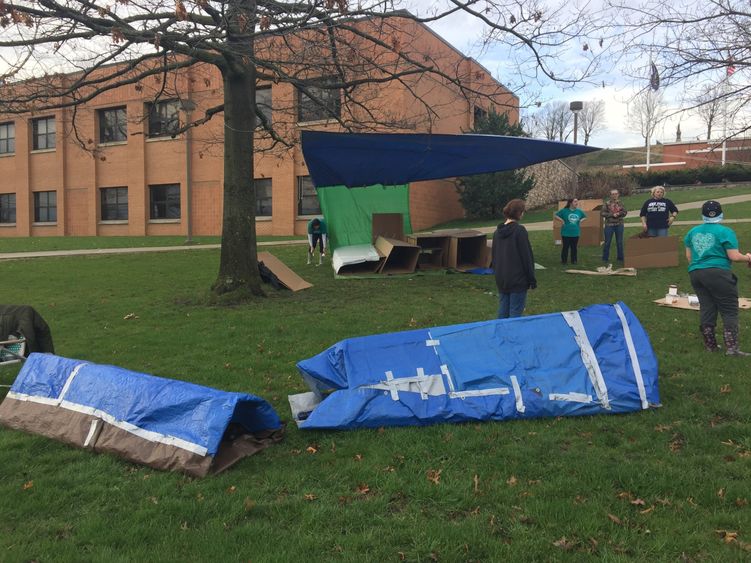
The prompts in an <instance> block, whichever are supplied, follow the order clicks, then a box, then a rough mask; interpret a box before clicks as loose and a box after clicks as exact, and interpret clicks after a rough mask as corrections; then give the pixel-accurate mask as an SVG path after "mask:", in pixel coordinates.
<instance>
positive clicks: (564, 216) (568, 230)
mask: <svg viewBox="0 0 751 563" xmlns="http://www.w3.org/2000/svg"><path fill="white" fill-rule="evenodd" d="M556 215H557V216H558V217H560V218H561V220H563V226H562V227H561V236H563V237H578V236H579V234H580V233H581V228H579V223H580V222H581V220H582V219H584V218H585V217H586V216H587V214H586V213H584V211H582V210H581V209H578V208H577V209H569V208H568V207H564V208H563V209H559V210H558V211H557V212H556Z"/></svg>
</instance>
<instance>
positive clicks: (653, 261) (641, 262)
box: [623, 235, 680, 268]
mask: <svg viewBox="0 0 751 563" xmlns="http://www.w3.org/2000/svg"><path fill="white" fill-rule="evenodd" d="M679 247H680V245H679V240H678V237H649V238H640V237H639V235H634V236H631V237H628V238H627V239H626V241H625V248H624V258H625V261H624V264H623V265H624V266H625V267H626V268H669V267H672V266H677V265H678V256H679V252H680V250H679Z"/></svg>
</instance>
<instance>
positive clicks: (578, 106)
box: [568, 102, 584, 144]
mask: <svg viewBox="0 0 751 563" xmlns="http://www.w3.org/2000/svg"><path fill="white" fill-rule="evenodd" d="M582 108H584V103H583V102H571V103H570V104H569V106H568V109H570V110H571V111H572V112H573V114H574V144H576V134H577V133H578V131H579V112H580V111H581V110H582Z"/></svg>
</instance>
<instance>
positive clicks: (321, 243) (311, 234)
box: [308, 217, 328, 266]
mask: <svg viewBox="0 0 751 563" xmlns="http://www.w3.org/2000/svg"><path fill="white" fill-rule="evenodd" d="M327 238H328V230H327V229H326V222H325V221H324V220H323V219H319V218H318V217H316V218H315V219H311V220H310V221H308V264H310V262H311V261H312V259H313V254H314V253H315V251H316V245H317V246H318V247H319V248H320V253H321V254H320V256H319V257H318V265H319V266H320V265H321V264H323V257H324V256H326V246H327V245H326V242H327V241H326V239H327Z"/></svg>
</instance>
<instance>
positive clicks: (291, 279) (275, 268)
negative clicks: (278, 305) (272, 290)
mask: <svg viewBox="0 0 751 563" xmlns="http://www.w3.org/2000/svg"><path fill="white" fill-rule="evenodd" d="M258 261H259V262H262V263H263V265H264V266H266V267H267V268H268V269H269V270H271V272H272V273H273V274H274V275H275V276H276V277H277V279H278V280H279V282H280V283H281V284H282V285H283V286H284V287H286V288H287V289H289V290H292V291H300V290H302V289H308V288H309V287H313V284H312V283H310V282H307V281H305V280H304V279H302V278H301V277H300V276H298V275H297V274H296V273H295V272H293V271H292V270H291V269H290V268H289V267H288V266H287V265H286V264H285V263H284V262H282V261H281V260H279V258H277V257H276V256H274V255H273V254H271V253H270V252H259V253H258Z"/></svg>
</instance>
